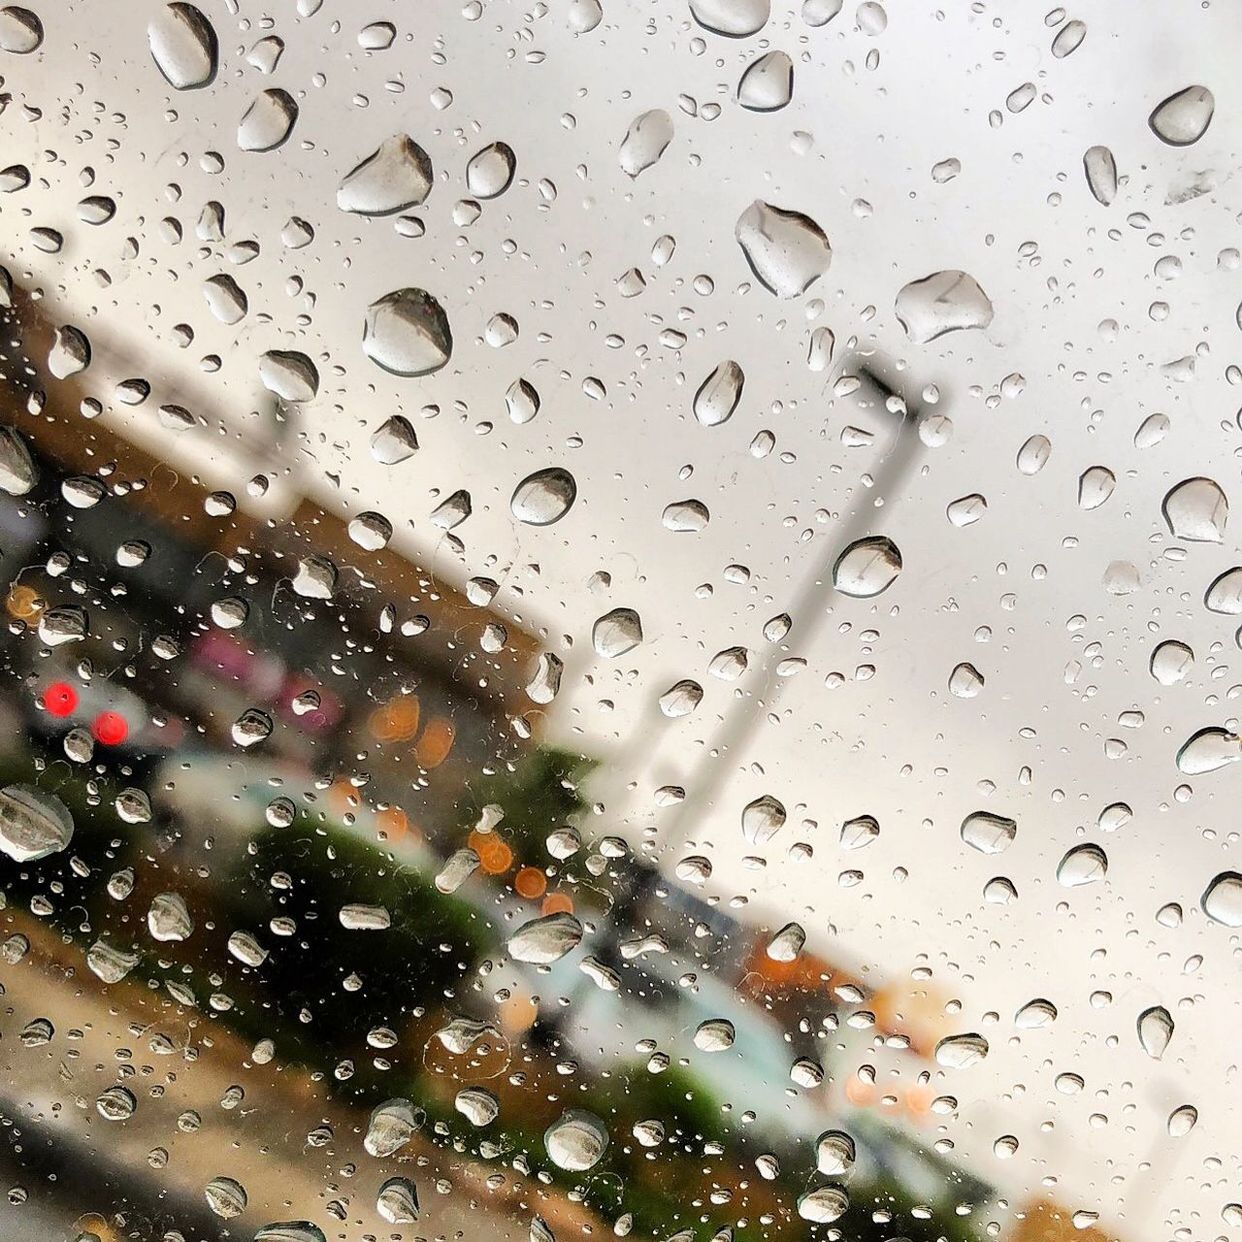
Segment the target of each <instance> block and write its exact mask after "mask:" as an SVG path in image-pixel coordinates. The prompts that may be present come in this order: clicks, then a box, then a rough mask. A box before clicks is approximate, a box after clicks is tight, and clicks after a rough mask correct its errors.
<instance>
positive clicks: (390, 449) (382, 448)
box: [371, 414, 418, 466]
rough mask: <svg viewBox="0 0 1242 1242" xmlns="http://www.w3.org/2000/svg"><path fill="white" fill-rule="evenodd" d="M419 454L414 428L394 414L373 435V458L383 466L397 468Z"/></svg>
mask: <svg viewBox="0 0 1242 1242" xmlns="http://www.w3.org/2000/svg"><path fill="white" fill-rule="evenodd" d="M417 452H418V437H417V436H416V435H415V434H414V428H413V427H411V426H410V424H409V423H408V422H407V421H406V420H405V419H404V418H402V417H401V415H400V414H394V415H393V416H392V417H391V418H389V419H387V420H386V421H385V422H383V423H381V424H380V425H379V426H378V427H377V428H376V429H375V430H374V431H373V432H372V433H371V456H372V457H374V458H375V460H376V461H377V462H379V463H380V465H381V466H396V465H399V464H400V463H401V462H403V461H405V460H406V459H407V458H409V457H413V456H414V454H415V453H417Z"/></svg>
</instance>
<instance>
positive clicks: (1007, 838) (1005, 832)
mask: <svg viewBox="0 0 1242 1242" xmlns="http://www.w3.org/2000/svg"><path fill="white" fill-rule="evenodd" d="M1017 835H1018V825H1017V821H1015V820H1012V819H1006V818H1005V817H1004V816H1003V815H993V814H992V812H991V811H975V812H973V813H972V814H970V815H967V816H966V818H965V819H964V820H962V827H961V837H962V840H963V841H965V843H966V844H967V845H969V846H970V847H971V848H972V849H976V850H978V851H979V853H981V854H1003V853H1004V852H1005V850H1007V849H1008V848H1009V847H1010V846H1011V845H1012V844H1013V843H1014V839H1015V838H1016V837H1017Z"/></svg>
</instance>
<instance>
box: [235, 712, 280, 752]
mask: <svg viewBox="0 0 1242 1242" xmlns="http://www.w3.org/2000/svg"><path fill="white" fill-rule="evenodd" d="M273 727H274V726H273V723H272V718H271V716H269V715H268V714H267V712H265V711H262V710H261V709H260V708H257V707H248V708H246V710H245V711H244V712H242V714H241V715H240V716H238V718H237V719H236V720H235V721H233V725H232V728H231V729H230V730H229V732H230V735H231V736H232V738H233V741H234V742H235V743H236V744H237V745H238V746H241V747H250V746H257V745H258V744H259V743H260V742H262V741H266V740H267V738H269V737H271V735H272V729H273Z"/></svg>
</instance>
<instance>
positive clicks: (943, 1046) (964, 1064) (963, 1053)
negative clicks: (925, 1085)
mask: <svg viewBox="0 0 1242 1242" xmlns="http://www.w3.org/2000/svg"><path fill="white" fill-rule="evenodd" d="M987 1055H988V1041H987V1040H986V1039H984V1038H983V1036H982V1035H979V1034H977V1033H975V1032H974V1031H969V1032H967V1033H966V1034H964V1035H947V1036H946V1037H945V1038H944V1039H942V1040H941V1041H940V1042H939V1043H938V1044H937V1045H936V1064H937V1065H943V1066H944V1067H945V1068H946V1069H968V1068H969V1067H970V1066H972V1065H977V1064H978V1063H979V1062H980V1061H982V1060H983V1059H984V1058H985V1057H986V1056H987Z"/></svg>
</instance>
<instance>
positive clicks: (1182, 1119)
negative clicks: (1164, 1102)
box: [1168, 1104, 1199, 1138]
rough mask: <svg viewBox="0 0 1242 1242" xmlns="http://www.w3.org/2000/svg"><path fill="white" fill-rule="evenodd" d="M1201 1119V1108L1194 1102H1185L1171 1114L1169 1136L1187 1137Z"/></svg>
mask: <svg viewBox="0 0 1242 1242" xmlns="http://www.w3.org/2000/svg"><path fill="white" fill-rule="evenodd" d="M1198 1120H1199V1110H1198V1109H1197V1108H1196V1107H1195V1106H1194V1105H1193V1104H1183V1105H1182V1106H1181V1107H1180V1108H1175V1109H1174V1110H1173V1111H1172V1112H1171V1113H1170V1114H1169V1124H1168V1130H1169V1137H1170V1138H1185V1137H1186V1135H1188V1134H1189V1133H1190V1132H1191V1130H1193V1129H1194V1128H1195V1125H1196V1124H1197V1122H1198Z"/></svg>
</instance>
